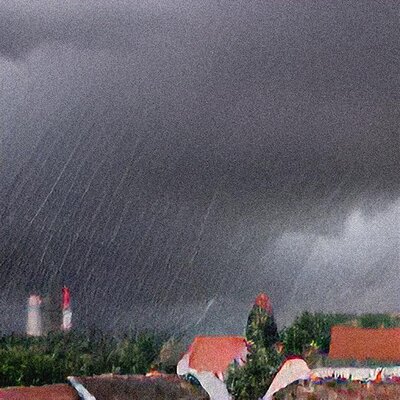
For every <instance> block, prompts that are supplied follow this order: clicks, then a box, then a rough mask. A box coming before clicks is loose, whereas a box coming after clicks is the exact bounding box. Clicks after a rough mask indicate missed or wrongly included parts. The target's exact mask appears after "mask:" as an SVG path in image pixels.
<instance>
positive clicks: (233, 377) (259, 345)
mask: <svg viewBox="0 0 400 400" xmlns="http://www.w3.org/2000/svg"><path fill="white" fill-rule="evenodd" d="M246 339H247V340H248V342H249V343H250V349H249V355H248V357H247V363H246V364H245V365H244V366H242V367H240V366H238V365H232V366H231V367H230V370H229V374H228V380H227V387H228V389H229V391H230V392H231V393H232V394H233V395H234V398H235V399H236V400H251V399H258V398H260V397H262V396H263V395H264V394H265V392H266V390H267V388H268V386H269V385H270V383H271V381H272V378H273V376H274V374H275V373H276V371H277V369H278V367H279V365H280V364H281V362H282V356H281V355H280V354H279V353H278V351H277V350H276V347H275V344H276V343H277V341H278V340H279V335H278V330H277V327H276V323H275V320H274V317H273V315H269V314H268V312H267V311H266V310H265V309H263V308H262V307H259V306H256V305H255V306H254V307H253V308H252V310H251V311H250V315H249V318H248V322H247V327H246Z"/></svg>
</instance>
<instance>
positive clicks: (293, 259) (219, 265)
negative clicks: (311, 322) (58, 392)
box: [0, 1, 400, 332]
mask: <svg viewBox="0 0 400 400" xmlns="http://www.w3.org/2000/svg"><path fill="white" fill-rule="evenodd" d="M0 11H1V12H0V37H1V41H0V53H1V54H2V55H3V59H2V61H1V62H0V71H1V87H2V93H1V95H0V101H1V106H2V107H1V109H2V111H1V113H0V119H1V121H2V125H3V126H4V127H5V128H4V130H3V132H2V133H0V135H1V136H0V139H1V143H2V148H1V149H0V151H1V156H2V166H3V168H2V170H1V172H0V173H1V175H0V178H1V181H2V186H3V190H2V193H1V195H0V201H1V203H0V204H2V227H1V230H2V231H1V233H2V236H1V237H2V240H1V249H2V254H3V256H2V258H3V261H2V262H1V265H2V266H1V274H2V276H3V278H4V279H3V284H2V290H3V293H5V296H8V297H9V298H10V299H11V298H12V296H13V293H17V294H18V295H19V296H22V295H25V294H26V291H27V290H33V289H36V290H41V291H45V290H47V286H48V285H50V284H49V282H50V281H52V280H53V281H54V282H59V281H66V282H68V284H69V285H71V286H72V288H73V291H74V292H75V293H76V298H77V302H78V299H79V304H77V311H78V313H79V316H80V318H81V319H82V321H83V323H90V322H91V321H93V320H96V319H97V320H107V319H108V318H109V316H110V315H112V314H113V313H114V312H115V310H118V311H117V313H118V315H119V317H118V318H115V317H114V318H112V319H111V320H112V321H113V322H112V323H113V324H114V325H115V326H117V325H118V324H121V325H122V326H127V325H129V324H131V323H133V322H132V321H131V319H132V318H138V317H137V315H138V313H139V312H138V311H137V310H136V311H135V310H134V309H136V308H139V309H141V308H143V307H144V308H145V309H146V310H147V313H148V314H152V313H154V314H157V315H159V314H160V315H163V316H166V315H167V316H169V317H165V318H162V317H156V316H155V315H154V316H152V317H151V318H150V317H149V318H148V319H147V320H146V318H145V317H143V318H142V320H141V321H139V322H138V323H139V324H142V325H151V324H152V323H154V324H157V323H165V320H168V321H172V325H178V326H185V324H188V323H189V324H190V321H191V320H192V319H193V320H194V321H197V320H198V317H197V315H198V314H201V310H202V309H203V308H204V307H206V305H207V304H208V303H207V302H208V301H210V299H214V302H213V303H212V306H211V307H210V310H209V313H210V314H208V315H206V316H205V317H204V320H202V322H200V323H199V324H198V325H197V329H200V330H201V329H207V330H215V331H216V332H220V331H224V330H229V329H230V330H232V329H236V330H238V331H240V323H241V322H242V321H243V320H244V319H245V313H246V307H247V306H248V303H249V301H250V299H251V298H252V297H253V295H254V294H255V292H256V291H258V290H261V289H264V290H266V291H268V292H269V293H270V294H272V297H273V300H274V302H275V304H276V306H277V313H278V316H280V318H281V320H282V321H283V320H288V319H290V318H291V317H292V316H293V315H294V313H295V312H296V311H297V307H294V306H295V305H297V304H300V306H299V307H300V308H302V307H308V308H310V307H311V308H318V307H320V308H321V309H333V308H334V307H335V306H337V307H340V308H341V309H342V310H345V309H349V310H350V309H351V310H354V309H355V310H360V311H364V310H365V309H367V308H368V307H370V306H371V307H372V306H373V305H374V304H380V305H382V304H383V303H385V304H386V305H387V308H388V309H393V308H394V307H395V304H396V301H397V300H396V299H398V294H397V293H398V292H399V291H398V284H397V286H396V283H393V282H395V281H393V280H390V283H387V284H385V283H384V282H381V281H379V284H378V281H376V282H377V283H376V284H375V285H374V284H373V283H370V282H371V281H372V282H374V280H371V279H370V278H365V279H367V280H368V282H367V281H364V277H365V276H368V275H369V274H370V273H372V272H371V271H375V269H376V266H377V265H381V266H382V268H383V269H384V270H385V271H386V272H387V276H391V274H393V273H394V272H395V271H396V270H398V267H399V254H398V244H399V242H398V240H399V239H398V227H397V224H396V223H394V224H382V223H381V222H380V221H398V214H399V208H398V202H397V203H396V201H397V199H398V198H399V154H398V153H399V150H398V149H399V112H398V102H399V89H400V88H399V86H400V82H399V77H398V65H399V50H398V45H397V44H398V41H399V39H400V32H399V27H398V8H397V6H396V4H395V3H394V2H393V3H390V2H384V3H379V2H363V3H362V4H361V3H358V2H351V3H349V2H346V3H345V2H343V3H340V2H337V3H335V4H331V3H329V2H322V1H321V2H317V3H315V2H314V3H311V2H301V3H300V2H280V1H275V2H255V1H254V2H253V1H250V2H235V3H233V2H225V1H222V2H206V1H201V2H195V3H193V4H190V3H187V2H178V1H175V2H172V1H171V2H162V3H161V2H156V1H153V2H140V4H139V2H138V3H134V2H133V3H132V2H122V1H119V2H109V3H106V2H102V3H99V2H90V1H88V2H68V4H63V5H60V4H59V3H57V4H56V3H53V2H44V1H42V2H39V1H38V2H29V3H25V2H9V3H7V4H5V5H2V6H1V9H0ZM360 215H361V217H360ZM354 216H358V217H357V218H361V219H362V221H363V223H362V228H363V229H361V230H360V231H356V232H353V231H351V227H349V226H351V224H356V225H357V221H358V220H357V218H355V217H354ZM373 226H379V227H381V228H380V229H377V230H374V229H372V227H373ZM349 229H350V231H349ZM369 229H372V232H371V234H370V235H368V237H367V238H364V239H365V240H366V241H367V242H368V243H369V244H370V246H369V247H368V249H369V250H368V252H367V254H368V257H362V255H361V254H357V252H355V249H357V248H358V244H359V241H360V240H362V239H363V236H362V235H363V232H362V231H363V230H366V231H368V230H369ZM349 232H350V233H349ZM384 238H385V240H384ZM387 238H391V239H390V240H389V239H388V240H386V239H387ZM321 243H322V244H321ZM345 243H348V246H347V247H346V246H345V245H344V244H345ZM387 243H389V244H387ZM331 247H332V248H337V249H339V250H340V252H338V253H337V254H336V252H333V253H332V252H331V250H330V249H331ZM339 253H340V255H339ZM343 270H344V271H351V273H350V272H348V273H347V276H349V280H348V281H346V280H345V279H344V278H341V279H337V280H332V277H333V276H335V273H334V272H332V271H343ZM338 274H339V275H340V274H341V273H340V272H338ZM360 275H361V276H362V277H363V278H360V281H358V280H357V277H359V276H360ZM371 276H372V275H371ZM331 282H335V285H334V291H333V292H332V295H331V297H329V298H328V299H326V301H323V299H324V295H325V294H326V293H327V291H324V290H322V288H324V287H325V286H324V285H329V283H331ZM307 285H309V286H307ZM315 286H318V287H319V288H320V289H319V290H310V291H309V292H308V293H307V296H309V297H307V299H306V298H305V294H304V292H305V291H307V290H309V289H310V287H315ZM353 286H356V287H359V288H361V289H359V290H362V288H363V287H367V288H368V290H370V291H371V293H374V297H375V299H374V300H371V299H370V300H369V299H368V298H365V297H363V296H362V299H361V300H359V302H357V301H356V300H357V296H358V295H357V293H358V292H357V291H354V292H352V293H349V290H350V288H352V287H353ZM343 293H346V297H345V298H346V299H347V301H345V302H344V303H343V304H340V305H338V303H337V302H335V301H334V300H333V298H334V296H336V295H337V296H341V295H342V294H343ZM347 294H348V296H347ZM377 296H381V300H379V301H376V297H377ZM93 298H98V299H99V304H100V305H101V306H100V310H98V311H95V310H94V308H93V306H92V305H91V301H92V299H93ZM107 298H108V299H109V301H110V304H108V305H106V299H107ZM383 298H386V300H382V299H383ZM354 304H356V305H354ZM357 304H358V305H357ZM135 307H136V308H135ZM227 309H229V310H232V315H233V317H232V318H230V319H229V318H225V316H224V318H223V319H224V320H223V321H220V319H221V318H222V316H223V315H225V313H226V311H227ZM142 315H145V316H146V315H147V314H146V313H144V314H142ZM190 315H195V317H191V316H190ZM135 316H136V317H135ZM191 318H192V319H191ZM188 321H189V322H188ZM202 324H204V325H202ZM238 326H239V328H238Z"/></svg>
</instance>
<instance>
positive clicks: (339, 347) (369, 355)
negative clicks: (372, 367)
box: [329, 326, 400, 363]
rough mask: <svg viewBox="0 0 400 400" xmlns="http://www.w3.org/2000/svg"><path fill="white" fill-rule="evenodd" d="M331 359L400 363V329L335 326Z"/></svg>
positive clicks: (330, 353)
mask: <svg viewBox="0 0 400 400" xmlns="http://www.w3.org/2000/svg"><path fill="white" fill-rule="evenodd" d="M329 357H330V358H331V359H340V360H357V361H365V360H374V361H381V362H391V363H392V362H393V363H396V362H399V361H400V328H379V329H367V328H358V327H353V326H333V327H332V330H331V343H330V347H329Z"/></svg>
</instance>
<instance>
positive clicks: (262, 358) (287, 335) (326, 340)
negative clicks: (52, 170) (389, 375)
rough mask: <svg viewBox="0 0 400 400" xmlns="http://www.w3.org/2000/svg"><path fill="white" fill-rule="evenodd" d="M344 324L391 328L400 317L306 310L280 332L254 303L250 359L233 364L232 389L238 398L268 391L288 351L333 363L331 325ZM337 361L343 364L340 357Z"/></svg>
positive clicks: (248, 329) (246, 399) (316, 361)
mask: <svg viewBox="0 0 400 400" xmlns="http://www.w3.org/2000/svg"><path fill="white" fill-rule="evenodd" d="M343 324H345V325H353V326H359V327H363V328H379V327H387V328H391V327H399V326H400V317H398V316H391V315H388V314H364V315H361V316H356V315H352V314H324V313H310V312H303V313H302V314H301V315H300V316H299V317H297V318H296V319H295V321H294V322H293V324H292V325H291V326H289V327H287V328H284V329H283V330H282V331H281V332H280V333H279V336H278V335H277V331H276V325H275V321H274V318H273V316H269V315H268V314H267V313H266V312H265V311H264V310H263V309H261V308H260V307H257V306H255V307H253V308H252V310H251V311H250V315H249V318H248V324H247V327H246V338H247V340H249V341H250V343H251V348H250V354H249V356H248V362H247V364H246V365H245V366H243V367H239V366H237V365H232V366H231V368H230V370H229V376H228V381H227V385H228V388H229V390H230V392H231V393H232V394H233V395H234V397H235V399H236V400H250V399H257V398H260V397H261V396H263V395H264V394H265V392H266V391H267V388H268V386H269V384H270V382H271V381H272V379H273V377H274V375H275V373H276V371H277V369H278V367H279V365H280V364H281V362H282V361H283V359H284V358H285V357H286V356H288V355H301V356H303V357H304V358H305V360H306V361H307V363H308V364H309V365H310V366H311V367H314V366H317V365H318V366H324V365H325V366H326V365H327V364H329V365H333V364H332V361H331V360H329V362H328V360H327V357H326V355H327V353H328V351H329V344H330V332H331V327H332V326H333V325H343ZM278 340H280V341H281V342H282V343H283V348H284V352H283V354H280V353H279V352H278V351H277V347H278V346H275V344H276V343H277V341H278ZM336 363H337V364H340V361H336ZM353 364H354V366H363V365H367V364H366V362H364V363H360V362H356V361H354V363H353ZM353 364H352V365H353ZM343 365H349V361H345V362H343ZM368 365H369V366H372V365H375V363H373V361H368ZM377 365H382V363H378V364H377Z"/></svg>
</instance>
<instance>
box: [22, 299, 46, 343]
mask: <svg viewBox="0 0 400 400" xmlns="http://www.w3.org/2000/svg"><path fill="white" fill-rule="evenodd" d="M42 303H43V300H42V298H41V297H40V296H39V295H37V294H32V295H30V296H29V300H28V319H27V323H26V334H27V335H28V336H42V335H43V321H42Z"/></svg>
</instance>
